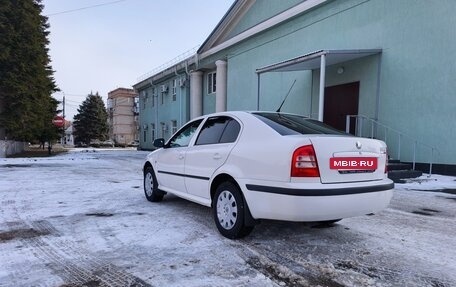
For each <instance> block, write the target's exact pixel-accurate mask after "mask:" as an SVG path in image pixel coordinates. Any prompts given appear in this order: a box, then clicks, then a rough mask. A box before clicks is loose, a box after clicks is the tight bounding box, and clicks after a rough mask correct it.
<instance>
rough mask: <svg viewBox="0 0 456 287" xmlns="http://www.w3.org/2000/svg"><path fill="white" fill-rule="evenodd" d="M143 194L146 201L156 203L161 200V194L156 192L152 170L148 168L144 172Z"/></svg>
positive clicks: (155, 182)
mask: <svg viewBox="0 0 456 287" xmlns="http://www.w3.org/2000/svg"><path fill="white" fill-rule="evenodd" d="M144 193H145V195H146V198H147V200H148V201H152V202H158V201H161V200H162V199H163V195H164V194H163V192H161V191H160V190H158V183H157V178H156V177H155V173H154V169H153V168H152V167H151V166H149V167H147V168H146V169H145V170H144Z"/></svg>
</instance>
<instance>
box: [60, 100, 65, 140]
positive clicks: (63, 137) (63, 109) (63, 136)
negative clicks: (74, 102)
mask: <svg viewBox="0 0 456 287" xmlns="http://www.w3.org/2000/svg"><path fill="white" fill-rule="evenodd" d="M62 104H63V108H62V117H63V135H62V139H61V141H60V143H61V144H62V145H64V144H66V135H65V93H63V100H62Z"/></svg>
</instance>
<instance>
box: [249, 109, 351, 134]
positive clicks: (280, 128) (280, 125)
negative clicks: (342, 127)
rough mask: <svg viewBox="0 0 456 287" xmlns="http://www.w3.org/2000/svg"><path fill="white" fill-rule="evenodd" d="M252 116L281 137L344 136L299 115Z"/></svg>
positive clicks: (340, 132)
mask: <svg viewBox="0 0 456 287" xmlns="http://www.w3.org/2000/svg"><path fill="white" fill-rule="evenodd" d="M253 115H254V116H255V117H257V118H258V119H260V120H261V121H262V122H264V123H265V124H267V125H268V126H270V127H271V128H272V129H274V130H275V131H276V132H278V133H279V134H281V135H283V136H287V135H299V134H302V135H309V134H329V135H345V133H344V132H342V131H339V130H337V129H335V128H333V127H331V126H328V125H327V124H324V123H322V122H320V121H317V120H313V119H309V118H306V117H303V116H299V115H290V114H281V113H253Z"/></svg>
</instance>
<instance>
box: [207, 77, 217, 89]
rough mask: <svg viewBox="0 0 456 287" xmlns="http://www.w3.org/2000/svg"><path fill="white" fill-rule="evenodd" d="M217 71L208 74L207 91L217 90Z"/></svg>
mask: <svg viewBox="0 0 456 287" xmlns="http://www.w3.org/2000/svg"><path fill="white" fill-rule="evenodd" d="M216 75H217V73H216V72H213V73H209V74H207V93H208V94H213V93H215V91H216V90H217V89H216V88H217V83H216Z"/></svg>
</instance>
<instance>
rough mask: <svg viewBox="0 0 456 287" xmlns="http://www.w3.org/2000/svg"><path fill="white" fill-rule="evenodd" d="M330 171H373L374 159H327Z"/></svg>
mask: <svg viewBox="0 0 456 287" xmlns="http://www.w3.org/2000/svg"><path fill="white" fill-rule="evenodd" d="M329 165H330V168H331V169H338V170H348V169H352V170H375V169H377V158H376V157H332V158H330V159H329Z"/></svg>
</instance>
